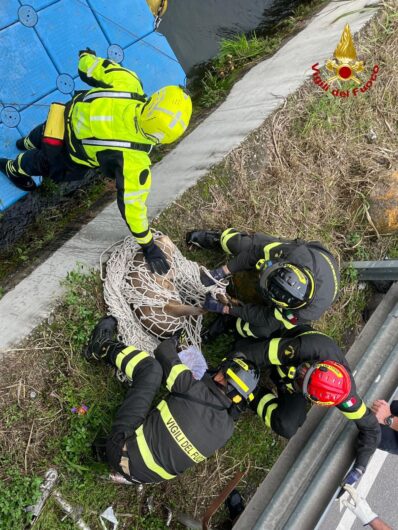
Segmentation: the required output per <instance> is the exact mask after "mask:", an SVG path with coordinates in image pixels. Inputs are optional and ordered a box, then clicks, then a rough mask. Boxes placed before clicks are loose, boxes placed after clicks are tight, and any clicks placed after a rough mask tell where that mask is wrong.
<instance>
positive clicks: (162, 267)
mask: <svg viewBox="0 0 398 530" xmlns="http://www.w3.org/2000/svg"><path fill="white" fill-rule="evenodd" d="M142 252H143V253H144V256H145V259H146V262H147V263H148V265H149V268H150V269H151V271H152V272H154V273H156V274H166V273H167V271H168V270H169V269H170V265H169V264H168V263H167V259H166V256H165V255H164V253H163V251H162V249H160V248H159V247H158V246H157V245H156V244H155V243H154V242H153V241H152V242H151V243H150V244H149V245H147V246H145V247H142Z"/></svg>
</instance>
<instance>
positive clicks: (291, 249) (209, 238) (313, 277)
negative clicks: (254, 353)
mask: <svg viewBox="0 0 398 530" xmlns="http://www.w3.org/2000/svg"><path fill="white" fill-rule="evenodd" d="M186 240H187V243H188V245H196V246H198V247H200V248H210V249H212V248H219V247H220V246H221V248H222V249H223V250H224V251H225V252H226V253H227V254H232V255H233V256H234V257H233V258H232V259H231V260H230V261H229V262H228V263H227V264H226V265H224V266H222V267H219V268H218V269H214V270H212V271H210V272H211V275H212V276H213V278H214V279H215V280H222V279H223V278H226V277H227V276H229V275H230V274H234V273H236V272H240V271H250V270H253V271H256V274H258V276H259V291H260V293H261V296H262V298H263V299H264V304H263V305H259V304H253V303H249V304H245V305H243V306H237V307H229V306H227V305H223V304H221V303H220V302H217V300H215V299H214V298H211V297H210V296H208V297H207V299H206V302H205V305H204V307H205V309H207V310H208V311H211V312H215V313H221V314H222V315H224V316H225V315H232V316H233V317H236V329H237V331H238V333H239V334H240V335H241V336H242V337H255V338H256V337H269V336H270V335H271V334H272V333H274V332H276V331H278V330H283V329H293V328H294V327H295V326H296V325H298V324H303V323H308V322H310V321H313V320H318V319H319V318H320V317H321V316H322V314H323V313H324V312H325V311H326V310H327V309H328V308H329V306H330V305H331V304H332V303H333V301H334V300H335V299H336V296H337V293H338V290H339V283H340V273H339V268H338V265H337V263H336V260H335V259H334V257H333V256H332V254H331V253H330V252H329V251H328V250H327V249H326V248H325V247H323V246H322V245H321V243H319V242H318V241H308V242H307V241H302V240H298V239H296V240H283V239H278V238H276V237H273V236H269V235H266V234H262V233H256V234H254V235H249V234H246V233H240V232H238V231H237V230H235V229H234V228H228V229H227V230H225V231H224V232H222V233H221V232H212V231H205V230H196V231H192V232H188V233H187V237H186ZM204 281H205V282H206V284H210V283H211V279H210V278H207V277H206V278H205V279H204ZM224 320H225V319H224ZM219 322H220V321H218V322H217V321H216V326H213V329H214V331H215V333H218V332H220V326H219Z"/></svg>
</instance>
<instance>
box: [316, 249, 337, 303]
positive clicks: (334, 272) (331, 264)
mask: <svg viewBox="0 0 398 530" xmlns="http://www.w3.org/2000/svg"><path fill="white" fill-rule="evenodd" d="M319 254H320V255H321V256H322V257H323V258H324V259H325V261H326V262H327V264H328V265H329V267H330V270H331V271H332V275H333V282H334V295H333V300H334V299H335V298H336V296H337V292H338V290H339V282H338V280H337V274H336V269H335V268H334V267H333V263H332V262H331V261H330V258H329V256H327V255H326V254H324V253H323V252H321V251H319Z"/></svg>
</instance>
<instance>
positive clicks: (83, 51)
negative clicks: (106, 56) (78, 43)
mask: <svg viewBox="0 0 398 530" xmlns="http://www.w3.org/2000/svg"><path fill="white" fill-rule="evenodd" d="M84 53H89V54H90V55H95V56H96V55H97V54H96V53H95V51H94V50H92V49H91V48H88V47H87V48H86V49H85V50H80V51H79V57H81V56H82V55H83V54H84Z"/></svg>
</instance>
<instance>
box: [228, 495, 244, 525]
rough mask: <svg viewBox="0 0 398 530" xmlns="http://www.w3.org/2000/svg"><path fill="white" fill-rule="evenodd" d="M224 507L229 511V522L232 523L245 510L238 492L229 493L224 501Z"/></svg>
mask: <svg viewBox="0 0 398 530" xmlns="http://www.w3.org/2000/svg"><path fill="white" fill-rule="evenodd" d="M225 506H226V507H227V509H228V511H229V517H230V519H231V521H232V522H233V523H234V522H235V521H236V520H237V518H238V517H239V516H240V514H241V513H242V512H243V510H244V509H245V503H244V502H243V499H242V496H241V494H240V493H239V491H238V490H232V491H231V493H230V494H229V496H228V498H227V500H226V501H225Z"/></svg>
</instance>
